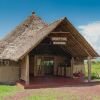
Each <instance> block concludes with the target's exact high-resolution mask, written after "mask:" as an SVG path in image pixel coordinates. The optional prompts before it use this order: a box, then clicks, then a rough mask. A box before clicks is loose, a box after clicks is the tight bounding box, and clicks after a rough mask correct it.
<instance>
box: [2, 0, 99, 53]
mask: <svg viewBox="0 0 100 100" xmlns="http://www.w3.org/2000/svg"><path fill="white" fill-rule="evenodd" d="M33 11H34V12H35V13H36V14H37V15H38V16H40V17H41V18H42V19H43V20H44V21H45V22H47V23H52V22H53V21H55V20H57V19H59V18H63V17H65V16H66V17H67V18H68V19H69V20H70V22H71V23H72V24H73V25H74V26H75V27H76V28H77V30H78V31H79V32H80V33H81V34H82V35H83V36H84V37H85V38H86V40H87V41H88V42H89V43H90V44H91V45H92V46H93V47H94V49H95V50H96V51H97V52H98V53H99V54H100V42H99V41H100V0H0V38H1V39H2V38H3V37H4V36H5V35H6V34H7V33H9V32H10V31H12V30H13V29H14V28H15V27H16V26H18V25H19V24H20V23H21V22H23V21H24V20H25V19H26V18H27V17H28V16H30V15H31V13H32V12H33Z"/></svg>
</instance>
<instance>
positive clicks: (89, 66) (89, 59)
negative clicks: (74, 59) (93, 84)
mask: <svg viewBox="0 0 100 100" xmlns="http://www.w3.org/2000/svg"><path fill="white" fill-rule="evenodd" d="M87 64H88V82H90V81H91V57H88V61H87Z"/></svg>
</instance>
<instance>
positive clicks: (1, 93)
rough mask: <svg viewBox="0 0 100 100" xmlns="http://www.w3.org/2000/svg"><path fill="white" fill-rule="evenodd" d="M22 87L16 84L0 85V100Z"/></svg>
mask: <svg viewBox="0 0 100 100" xmlns="http://www.w3.org/2000/svg"><path fill="white" fill-rule="evenodd" d="M20 90H21V89H20V88H18V87H16V86H8V85H0V100H3V98H5V97H6V96H12V95H14V94H16V92H19V91H20Z"/></svg>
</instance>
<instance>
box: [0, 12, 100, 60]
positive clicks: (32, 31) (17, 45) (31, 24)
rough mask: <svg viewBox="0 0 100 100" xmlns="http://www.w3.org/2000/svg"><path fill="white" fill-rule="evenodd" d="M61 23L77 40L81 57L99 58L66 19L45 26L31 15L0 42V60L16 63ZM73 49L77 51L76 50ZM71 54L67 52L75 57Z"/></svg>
mask: <svg viewBox="0 0 100 100" xmlns="http://www.w3.org/2000/svg"><path fill="white" fill-rule="evenodd" d="M62 22H64V23H65V26H66V27H68V28H69V29H70V32H71V34H73V37H74V38H75V39H76V40H77V43H76V44H77V45H78V46H80V48H81V49H83V51H84V53H83V55H82V56H88V55H90V56H92V57H97V56H99V55H98V54H97V53H96V52H95V50H94V49H93V48H92V47H91V46H90V44H89V43H88V42H87V41H86V40H85V39H84V38H83V37H82V35H81V34H80V33H79V32H78V31H77V30H76V29H75V28H74V27H73V26H72V24H71V23H70V22H69V21H68V20H67V18H63V19H60V20H57V21H55V22H54V23H52V24H50V25H47V24H46V23H44V22H43V21H42V20H41V19H40V18H39V17H37V16H36V15H35V14H33V15H32V16H30V17H29V18H28V19H27V20H26V21H24V22H23V23H22V24H21V25H19V26H18V27H17V28H16V29H15V30H13V31H12V32H11V33H9V34H8V35H7V36H6V37H5V38H4V39H3V40H2V41H1V42H0V59H10V60H14V61H18V60H19V59H21V58H23V57H24V56H25V55H26V54H28V53H29V52H30V51H31V50H32V49H33V48H35V47H36V46H37V45H38V44H39V43H40V42H41V41H42V40H43V39H44V38H45V37H46V36H47V35H49V34H50V32H52V31H53V30H54V29H55V28H56V27H58V26H59V25H60V24H61V23H62ZM75 39H74V40H75ZM66 49H67V48H66ZM75 49H76V50H77V48H75ZM73 52H74V51H71V49H70V50H69V53H72V54H73V56H75V55H74V53H73ZM76 56H78V55H76Z"/></svg>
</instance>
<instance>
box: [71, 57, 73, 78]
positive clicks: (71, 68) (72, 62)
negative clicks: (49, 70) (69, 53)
mask: <svg viewBox="0 0 100 100" xmlns="http://www.w3.org/2000/svg"><path fill="white" fill-rule="evenodd" d="M73 67H74V57H72V59H71V77H73Z"/></svg>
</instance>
